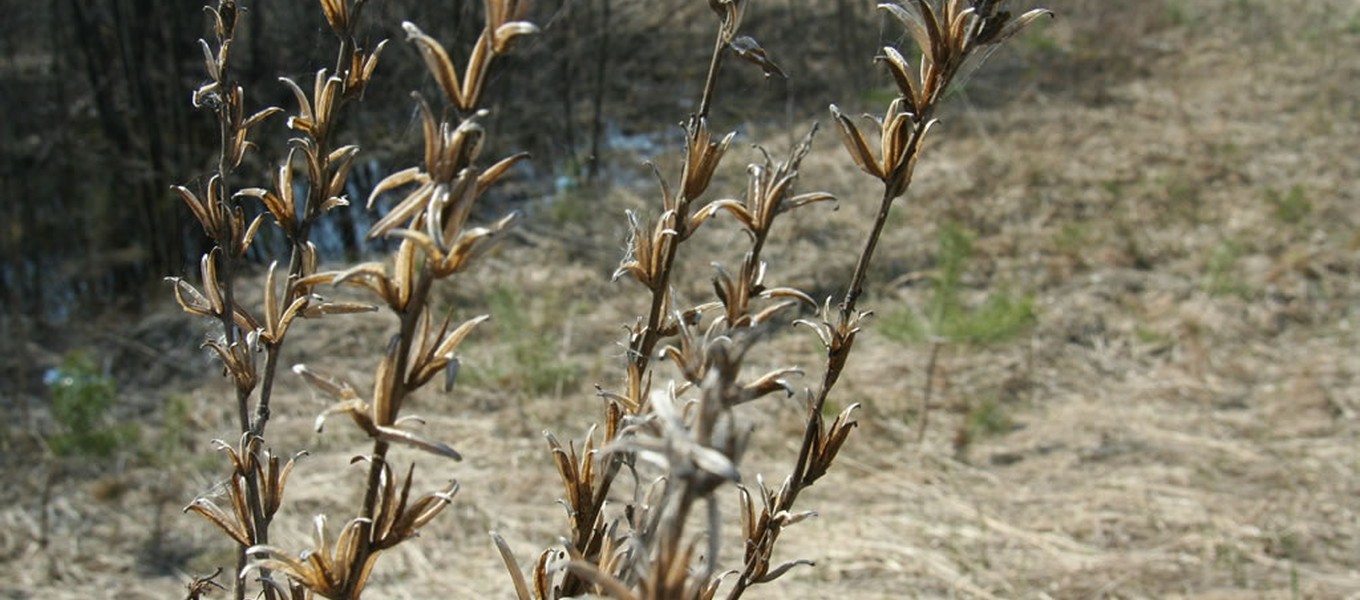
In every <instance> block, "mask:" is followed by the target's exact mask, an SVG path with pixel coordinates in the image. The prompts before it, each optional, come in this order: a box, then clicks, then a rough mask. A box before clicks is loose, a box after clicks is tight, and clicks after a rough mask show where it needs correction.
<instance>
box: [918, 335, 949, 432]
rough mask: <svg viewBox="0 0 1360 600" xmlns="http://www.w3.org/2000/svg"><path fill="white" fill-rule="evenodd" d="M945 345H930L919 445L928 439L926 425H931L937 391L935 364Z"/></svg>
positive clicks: (922, 400)
mask: <svg viewBox="0 0 1360 600" xmlns="http://www.w3.org/2000/svg"><path fill="white" fill-rule="evenodd" d="M943 345H944V344H942V343H941V342H940V340H938V339H936V340H932V341H931V343H930V360H929V361H928V362H927V363H926V387H925V392H924V393H923V394H922V395H921V420H920V422H919V423H918V424H917V425H916V443H917V444H920V443H921V442H923V441H925V439H926V425H927V424H929V423H930V395H931V392H933V391H935V362H936V361H937V360H939V358H940V347H941V346H943Z"/></svg>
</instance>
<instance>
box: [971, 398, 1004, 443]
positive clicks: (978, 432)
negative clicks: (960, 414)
mask: <svg viewBox="0 0 1360 600" xmlns="http://www.w3.org/2000/svg"><path fill="white" fill-rule="evenodd" d="M1012 424H1013V421H1012V420H1011V416H1010V414H1009V413H1008V412H1006V407H1005V406H1003V405H1002V404H1001V401H1000V400H998V399H997V398H996V396H995V395H988V396H986V397H984V398H983V399H982V401H980V402H978V403H977V404H975V405H973V406H972V408H970V409H969V410H968V417H967V419H966V421H965V423H964V427H967V428H968V433H969V437H970V438H971V439H978V438H981V437H986V436H991V435H997V434H1001V433H1005V432H1006V431H1008V430H1010V428H1011V425H1012Z"/></svg>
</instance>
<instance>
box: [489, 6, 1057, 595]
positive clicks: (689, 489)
mask: <svg viewBox="0 0 1360 600" xmlns="http://www.w3.org/2000/svg"><path fill="white" fill-rule="evenodd" d="M1002 4H1003V2H998V1H994V0H993V1H988V0H975V1H973V2H968V3H965V2H962V1H960V0H950V1H948V2H947V3H945V5H944V6H938V7H937V6H935V5H933V4H931V3H930V2H927V1H925V0H911V1H909V2H901V3H893V4H881V5H879V6H880V8H882V9H883V10H885V11H887V12H888V13H890V14H891V15H892V16H893V17H895V18H896V19H897V20H899V21H900V22H901V23H902V24H903V25H904V26H905V27H906V28H907V30H908V32H909V33H910V34H911V37H912V39H913V40H914V41H915V42H916V44H917V46H918V48H919V49H920V52H921V54H920V57H919V59H918V63H919V64H920V70H919V73H918V72H916V71H915V70H913V69H912V68H911V67H910V63H909V61H908V60H907V59H906V58H905V56H904V55H903V54H902V52H901V51H900V50H898V49H896V48H893V47H885V48H884V49H883V56H882V57H881V59H882V60H883V61H884V62H885V63H887V65H888V67H889V71H890V72H891V73H892V75H893V78H894V80H895V81H896V82H897V84H898V88H899V95H898V98H897V99H895V100H894V101H893V102H892V103H891V104H890V106H889V107H888V110H887V114H886V115H885V116H884V117H883V118H881V119H877V118H875V119H873V121H874V123H875V124H876V125H877V126H878V128H879V137H880V142H881V152H880V155H878V156H875V153H874V152H873V151H871V150H870V149H869V148H870V145H869V142H868V140H867V138H866V137H865V136H864V134H863V133H862V132H861V131H860V130H859V128H858V127H857V126H856V125H855V124H854V123H853V121H852V120H851V119H849V118H848V117H846V116H845V115H844V114H843V113H842V112H841V111H840V110H839V109H837V108H836V107H835V106H832V107H831V111H832V115H833V117H834V119H835V121H836V123H837V125H838V127H839V129H840V133H841V137H842V139H843V141H844V143H845V146H846V148H847V149H848V150H849V152H850V154H851V158H852V159H853V160H854V161H855V163H856V164H857V165H858V166H859V167H860V168H861V169H862V170H864V171H865V172H867V173H868V174H870V175H872V176H874V177H875V178H877V179H879V180H880V181H882V183H883V186H884V191H883V195H882V198H881V200H880V202H879V211H878V213H877V216H876V217H875V219H874V221H873V223H872V225H871V227H870V231H869V234H868V236H867V239H866V241H865V244H864V248H863V250H862V251H861V252H860V254H859V256H858V258H857V261H856V266H855V269H854V271H853V273H852V275H851V277H850V281H849V283H848V285H847V287H846V291H845V294H844V296H843V297H842V299H841V301H840V302H839V304H838V305H837V306H836V307H835V308H833V307H832V304H831V300H830V299H829V298H828V299H827V301H826V302H825V303H823V304H822V305H821V309H820V318H819V319H816V320H807V319H800V320H798V321H796V323H797V324H801V325H805V326H807V327H809V328H811V329H813V330H814V331H815V332H816V335H817V336H818V338H819V339H820V340H821V342H822V344H823V346H824V348H825V364H824V368H823V376H822V381H821V384H820V385H819V386H818V387H817V388H816V389H815V390H805V391H804V397H805V418H806V421H805V427H804V434H803V436H802V443H801V445H800V447H799V451H798V454H797V457H796V458H795V460H794V464H793V468H792V471H791V472H790V474H789V475H788V476H786V477H785V478H784V480H783V482H782V484H780V485H779V486H778V487H777V488H775V489H768V488H766V487H765V485H764V480H763V479H761V478H757V480H756V485H755V486H754V487H751V486H748V485H742V484H741V483H740V481H741V476H740V471H739V469H738V463H739V461H740V458H741V455H742V452H743V450H744V448H745V447H746V445H747V440H748V436H749V434H750V431H749V429H746V428H743V426H742V425H740V422H739V420H738V418H737V416H736V415H735V413H734V412H733V411H734V409H735V408H736V407H738V406H740V405H743V404H746V403H748V402H751V401H753V400H756V399H758V398H761V397H763V396H766V395H768V394H771V393H774V392H779V391H784V392H786V393H788V394H789V395H793V394H794V391H793V389H792V388H791V387H790V385H789V384H788V383H787V382H786V381H785V379H784V378H785V377H786V376H789V375H792V374H795V373H797V370H796V369H794V368H792V367H784V368H778V369H775V370H773V371H769V372H766V373H764V374H762V375H759V376H757V377H755V378H753V379H750V380H748V381H742V379H743V378H742V376H741V370H742V369H741V366H742V361H743V358H744V356H745V355H746V354H747V352H748V351H749V350H750V349H751V348H752V347H753V346H754V345H755V343H756V342H757V338H758V337H759V335H760V333H761V332H762V330H763V329H764V328H765V327H767V324H768V323H770V322H771V320H772V319H774V318H775V317H776V316H777V315H778V314H779V313H780V312H782V311H784V310H785V309H789V308H793V307H796V306H798V305H808V306H810V307H812V308H813V309H816V308H817V303H816V302H814V301H813V300H812V298H811V297H809V296H808V295H807V294H806V293H804V292H802V291H799V290H797V289H795V288H792V287H769V286H767V285H766V283H765V280H766V274H767V264H766V262H765V261H764V260H763V258H762V250H763V249H764V248H765V244H766V241H767V239H768V236H769V234H770V232H771V228H772V225H773V221H774V218H775V217H776V216H778V215H781V214H784V213H787V212H789V211H791V210H794V209H797V208H800V207H803V206H807V205H810V204H813V203H817V202H822V201H827V200H832V199H833V198H832V196H831V195H830V194H827V193H824V192H812V193H805V194H795V193H794V189H793V188H794V183H795V182H796V181H797V179H798V169H799V165H800V163H801V161H802V160H803V158H804V157H805V156H806V155H807V153H808V151H809V148H810V145H811V142H812V135H813V133H815V128H814V130H813V132H812V133H809V134H808V136H807V137H806V138H805V139H804V140H803V141H802V142H801V143H800V144H798V145H797V146H796V147H795V148H794V149H793V150H792V152H790V154H789V157H788V158H787V159H786V160H783V161H779V162H775V161H773V160H772V159H770V157H769V155H768V154H766V155H765V160H764V161H763V162H761V163H756V164H752V165H750V166H749V167H748V173H749V183H748V186H747V189H746V192H745V194H744V196H742V197H741V198H736V199H731V198H719V199H715V200H711V201H708V202H707V203H705V204H702V205H701V206H700V205H699V201H700V200H701V198H702V197H703V195H704V193H705V191H706V190H707V188H708V187H709V183H710V182H711V181H712V179H713V175H714V172H715V171H716V169H717V168H718V166H719V164H720V163H721V161H722V159H723V157H724V155H725V153H726V151H727V148H728V146H729V144H730V142H731V140H732V134H728V135H726V136H724V137H722V138H721V139H719V140H717V141H715V140H714V136H713V135H712V133H711V132H710V130H709V122H708V118H709V109H710V107H711V106H712V103H713V101H714V97H715V93H716V81H717V79H716V74H717V72H718V69H719V68H720V67H721V65H722V64H723V61H724V60H725V58H726V57H728V56H736V57H739V58H743V59H746V60H749V61H751V62H754V63H756V64H758V65H759V66H760V67H761V68H762V69H763V70H764V71H765V74H766V75H767V76H770V75H772V74H782V71H781V70H780V69H779V68H778V66H777V65H776V64H775V63H774V61H773V60H772V59H771V58H770V56H769V54H768V53H767V52H766V51H765V50H764V49H763V48H762V47H761V46H760V44H759V43H757V42H756V41H755V40H754V39H753V38H751V37H749V36H744V35H740V31H741V25H742V17H743V16H744V14H745V11H746V9H747V6H748V2H747V0H710V6H712V8H713V9H714V11H715V12H716V13H717V15H718V18H719V27H718V30H719V31H718V36H717V41H716V42H715V46H714V50H713V54H712V59H711V62H710V67H709V72H708V77H707V79H706V83H705V86H704V88H703V92H702V96H701V100H700V101H699V105H698V108H697V110H696V111H695V113H694V114H692V115H691V116H690V118H689V119H688V120H687V121H686V123H685V133H686V140H687V147H686V153H685V160H684V163H683V166H682V168H681V173H680V185H679V187H678V188H676V189H674V190H673V189H672V188H671V186H670V185H669V184H668V183H667V181H666V179H665V178H664V177H662V176H661V175H660V174H659V173H658V174H657V179H658V181H659V183H660V188H661V206H660V214H659V216H657V217H655V218H654V219H650V220H649V219H644V218H642V217H639V216H638V215H635V214H630V215H629V220H630V224H631V227H632V234H631V237H630V241H629V253H628V256H627V258H626V259H625V260H624V262H623V264H622V265H621V266H620V267H619V269H618V271H617V272H616V273H615V277H616V278H620V277H628V278H631V279H633V280H635V281H637V282H638V283H640V284H641V285H642V286H643V288H644V289H645V290H646V291H647V292H648V294H649V295H650V307H651V308H650V310H649V312H648V313H647V314H646V315H642V316H640V317H639V318H638V320H637V321H636V323H635V324H634V325H632V326H631V327H630V328H629V330H628V338H627V341H626V347H627V353H626V354H625V356H626V377H625V380H624V384H623V388H622V390H620V391H605V390H602V391H601V394H600V395H601V396H602V397H603V398H604V400H605V404H606V407H605V414H604V417H603V419H604V420H603V422H604V432H603V439H602V441H601V442H599V443H598V444H599V445H598V447H597V442H596V441H595V439H594V431H593V430H592V431H591V432H590V433H588V434H587V436H586V439H585V441H584V442H583V445H582V451H581V453H580V454H578V453H577V452H576V449H575V445H574V444H566V445H563V444H562V443H560V442H559V441H557V439H556V438H555V437H553V436H549V445H550V447H551V451H552V453H553V455H554V458H555V460H556V462H557V467H558V473H559V476H560V478H561V480H562V483H563V488H564V490H565V492H566V508H567V513H568V517H569V520H570V525H571V530H572V535H571V536H570V537H569V538H567V540H566V543H565V547H564V548H562V549H557V548H550V549H547V550H545V551H544V552H543V553H542V554H541V555H540V556H539V558H538V561H537V562H536V564H535V567H534V569H533V570H532V572H531V573H530V574H529V577H528V578H526V577H525V576H524V575H523V574H521V572H520V568H519V566H518V564H517V562H516V561H515V559H514V557H513V556H512V555H511V553H510V551H509V549H508V547H507V545H506V543H505V542H504V541H503V540H502V539H500V538H499V536H497V537H496V542H497V544H498V546H499V547H500V549H501V553H502V557H503V558H504V559H505V561H506V564H507V567H508V568H509V570H510V573H511V575H512V578H513V579H514V582H515V587H516V590H517V593H518V595H519V597H520V599H521V600H529V599H531V598H538V599H545V598H564V597H572V596H577V595H580V594H596V595H605V596H610V597H615V598H627V599H632V598H637V599H663V598H664V599H674V598H685V599H691V598H692V599H709V598H713V597H715V596H716V594H717V593H718V592H719V590H720V588H721V585H722V583H723V581H724V579H725V578H728V577H732V578H733V581H732V583H731V586H730V588H728V589H727V593H726V595H727V597H728V598H729V599H734V598H739V597H741V595H742V594H743V593H744V592H745V591H746V590H747V589H748V588H750V587H751V586H753V585H756V584H760V583H767V582H770V581H773V580H775V579H777V578H779V577H780V576H782V575H783V574H785V573H787V572H788V571H789V570H790V569H792V568H794V567H796V566H798V565H802V564H810V563H809V562H808V561H803V560H795V561H792V562H786V563H783V564H777V565H776V564H775V563H774V562H773V555H774V549H775V545H776V542H777V541H778V539H779V537H780V535H781V534H782V532H783V531H784V530H785V528H787V527H789V526H790V525H793V524H795V523H797V522H799V521H802V520H803V519H805V518H807V517H809V516H811V514H812V513H811V512H807V511H802V512H798V511H795V503H796V501H797V500H798V498H799V495H800V494H801V493H802V492H803V491H804V490H806V489H807V488H809V487H810V486H812V485H813V484H814V483H815V482H816V481H818V480H819V479H820V478H821V477H822V476H824V475H825V474H826V473H827V471H828V469H829V468H830V467H831V465H832V463H833V461H834V459H835V457H836V455H837V453H838V452H839V451H840V449H841V447H842V445H843V444H844V443H845V442H846V440H847V438H848V436H849V434H850V432H851V430H852V429H853V428H854V427H855V421H854V419H853V418H852V413H853V412H854V410H855V408H856V405H851V406H850V407H849V408H847V409H845V410H844V411H842V412H841V413H840V414H839V415H838V416H837V417H836V418H835V419H834V420H832V422H831V423H830V424H827V423H826V422H825V419H824V417H823V410H824V408H825V406H826V403H827V399H828V397H829V395H830V394H831V392H832V390H833V388H834V387H835V385H836V383H837V381H838V380H839V378H840V376H841V374H842V373H843V372H844V370H845V367H846V364H847V361H848V360H849V357H850V355H851V350H852V348H853V346H854V341H855V337H856V335H857V334H858V333H859V331H860V325H861V323H862V322H863V321H864V319H865V318H866V317H868V316H869V314H870V313H869V312H867V311H861V310H860V309H859V308H858V301H859V299H860V297H861V296H862V294H863V290H864V286H865V283H866V278H867V275H868V269H869V264H870V261H871V260H872V258H873V255H874V252H875V250H876V248H877V245H878V239H879V237H880V235H881V233H882V231H883V228H884V226H885V225H886V223H887V220H888V215H889V212H890V210H891V208H892V204H893V202H894V201H895V200H896V199H898V198H900V197H902V196H903V195H904V194H905V193H906V191H907V189H908V187H909V186H910V183H911V178H912V174H913V170H914V167H915V165H916V161H917V159H918V157H919V155H920V153H921V149H922V142H923V141H924V139H925V135H926V132H927V131H928V130H929V129H930V126H931V124H932V123H933V114H934V112H935V110H936V107H937V106H938V104H939V102H940V101H941V100H942V99H943V98H944V97H945V94H946V91H947V90H948V89H949V86H950V84H951V83H953V82H955V81H958V80H961V79H963V78H965V77H967V75H968V74H969V73H971V71H972V69H975V68H976V67H977V65H979V64H980V63H981V62H982V60H983V59H985V58H986V56H987V55H988V54H990V52H991V51H992V50H993V49H995V47H996V46H997V45H998V44H1000V43H1001V42H1002V41H1004V40H1005V39H1007V38H1009V37H1010V36H1012V35H1014V33H1015V32H1017V31H1018V30H1019V29H1021V28H1022V27H1024V26H1025V25H1026V24H1028V23H1029V22H1030V21H1032V20H1034V19H1035V18H1037V17H1039V16H1040V15H1043V14H1047V11H1044V10H1033V11H1030V12H1027V13H1025V14H1023V15H1021V16H1019V17H1013V16H1012V15H1011V13H1010V12H1008V11H1005V10H1002V9H1001V8H1002ZM722 212H726V213H728V214H729V215H730V216H732V217H733V218H735V219H736V220H737V221H738V224H739V225H740V227H741V228H742V230H743V231H745V232H746V233H747V238H748V241H749V242H750V246H749V247H748V249H747V250H746V252H745V255H744V256H743V257H742V260H741V261H740V268H739V269H738V270H737V271H736V272H735V273H733V272H730V271H728V270H727V269H725V268H723V267H722V266H717V273H716V274H715V275H714V277H713V280H712V283H713V289H714V292H715V296H716V299H715V300H714V301H710V302H706V303H703V304H699V305H696V306H690V307H682V306H677V301H676V299H675V298H676V292H675V289H674V286H673V285H672V278H673V274H674V272H675V269H674V267H675V265H676V262H677V256H678V250H679V247H680V245H681V244H682V243H684V242H685V241H686V240H688V239H689V238H690V236H692V235H693V234H694V232H695V231H696V230H697V229H698V228H699V227H700V226H701V225H703V224H704V223H705V222H706V221H707V220H708V219H709V218H711V217H713V216H715V215H717V214H719V213H722ZM663 342H664V345H662V344H663ZM658 346H661V348H660V350H659V351H658ZM655 358H666V359H669V360H671V361H672V362H673V363H674V365H675V368H676V372H677V374H678V376H679V377H678V380H675V381H673V382H672V383H670V384H667V385H664V386H655V385H654V383H653V381H654V379H655V378H656V376H655V373H654V365H653V360H654V359H655ZM648 463H650V464H651V465H652V466H653V467H654V469H655V470H654V471H653V473H654V474H656V473H659V475H658V476H657V477H656V478H655V479H654V480H652V481H651V482H650V483H643V481H642V478H641V475H640V469H639V464H648ZM625 469H626V470H628V471H631V472H632V481H633V486H634V488H635V489H634V490H633V491H632V493H631V500H629V499H624V500H622V501H620V502H621V503H622V504H623V505H624V506H623V507H622V509H621V511H618V514H616V515H610V514H608V513H607V511H606V504H607V503H609V502H611V498H612V496H611V490H612V489H613V487H614V486H615V483H616V482H617V481H618V480H619V474H620V473H621V472H622V471H623V470H625ZM729 481H730V482H734V483H737V489H738V497H739V504H740V506H739V507H738V513H739V516H740V522H741V533H742V536H743V538H744V542H743V553H742V554H743V557H742V560H743V563H742V565H741V566H740V567H739V568H736V569H733V570H730V571H724V572H720V570H719V566H718V563H717V560H718V552H719V548H718V541H719V539H720V538H719V526H720V522H721V512H720V510H719V500H718V499H717V497H716V495H715V492H716V491H717V490H718V489H719V488H720V487H721V486H722V485H723V484H724V483H726V482H729ZM624 496H625V497H628V496H630V495H629V494H624ZM699 505H701V506H702V507H703V509H704V514H703V517H702V519H703V521H704V523H705V527H704V528H703V530H702V531H701V532H697V533H686V527H687V525H688V524H689V523H690V521H691V519H690V513H691V512H692V510H693V509H694V508H695V507H696V506H699ZM701 540H702V541H705V542H706V545H705V546H703V547H700V546H699V542H700V541H701Z"/></svg>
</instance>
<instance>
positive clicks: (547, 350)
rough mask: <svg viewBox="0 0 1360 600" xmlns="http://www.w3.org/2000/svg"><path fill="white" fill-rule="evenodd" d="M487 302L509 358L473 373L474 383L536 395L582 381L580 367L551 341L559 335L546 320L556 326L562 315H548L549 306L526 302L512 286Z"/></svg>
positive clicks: (556, 390)
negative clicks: (492, 383) (490, 383)
mask: <svg viewBox="0 0 1360 600" xmlns="http://www.w3.org/2000/svg"><path fill="white" fill-rule="evenodd" d="M487 300H488V303H489V304H490V311H491V319H492V322H493V323H495V324H496V332H497V335H499V336H502V338H503V339H504V340H505V341H506V344H505V346H506V347H507V348H508V349H509V354H510V355H509V356H508V357H504V358H506V359H508V360H506V361H505V362H502V363H500V364H496V365H490V366H487V367H485V368H484V369H481V370H470V372H469V374H470V375H472V378H471V380H472V381H474V382H475V381H478V380H481V379H493V380H497V381H498V382H499V383H501V384H503V385H508V386H511V387H513V388H516V389H518V390H519V392H520V393H521V394H527V395H535V396H537V395H544V394H559V393H561V392H562V391H563V390H564V389H567V388H571V387H573V386H575V385H576V384H578V383H579V382H580V379H581V376H582V368H581V366H580V365H578V364H576V363H574V362H571V361H569V360H567V359H565V358H564V357H563V355H562V352H561V351H560V349H559V348H558V347H557V345H555V344H553V343H551V342H549V341H548V340H552V339H556V338H557V337H558V336H557V335H556V332H554V331H550V330H549V323H547V322H544V321H545V320H546V321H551V322H554V323H555V322H557V321H556V317H557V316H560V315H551V314H547V313H546V312H545V311H544V310H543V309H544V308H546V307H543V306H535V305H536V304H537V303H536V302H528V301H526V299H525V298H524V296H523V295H521V294H520V293H519V292H518V291H516V290H515V289H514V288H511V287H497V288H496V289H494V290H492V292H491V294H490V296H489V297H488V299H487ZM535 317H538V318H535Z"/></svg>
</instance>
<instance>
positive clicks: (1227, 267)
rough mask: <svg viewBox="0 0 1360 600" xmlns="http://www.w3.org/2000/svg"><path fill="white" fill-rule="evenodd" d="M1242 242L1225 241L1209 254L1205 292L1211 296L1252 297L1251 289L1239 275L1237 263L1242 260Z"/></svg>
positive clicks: (1204, 285)
mask: <svg viewBox="0 0 1360 600" xmlns="http://www.w3.org/2000/svg"><path fill="white" fill-rule="evenodd" d="M1243 252H1244V249H1243V248H1242V244H1241V242H1238V241H1237V240H1232V239H1228V240H1223V241H1222V242H1220V243H1219V244H1218V246H1216V247H1214V250H1213V252H1211V253H1210V254H1209V260H1208V261H1207V262H1206V263H1205V265H1204V281H1203V289H1204V292H1205V293H1207V294H1209V295H1211V296H1240V297H1244V298H1245V297H1246V296H1248V295H1250V293H1251V289H1250V288H1248V287H1247V284H1246V282H1244V281H1242V279H1241V278H1240V277H1239V276H1238V274H1237V261H1238V260H1240V259H1241V258H1242V253H1243Z"/></svg>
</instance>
